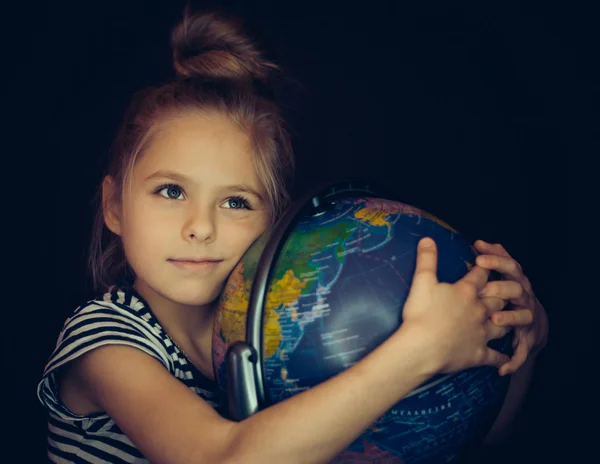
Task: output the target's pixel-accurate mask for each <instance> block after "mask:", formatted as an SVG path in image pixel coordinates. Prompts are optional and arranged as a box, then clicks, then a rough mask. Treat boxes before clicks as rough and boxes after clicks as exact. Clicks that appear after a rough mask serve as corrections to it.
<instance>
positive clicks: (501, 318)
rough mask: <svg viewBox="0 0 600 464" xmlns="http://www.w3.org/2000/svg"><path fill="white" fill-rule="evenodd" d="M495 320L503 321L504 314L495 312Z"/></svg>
mask: <svg viewBox="0 0 600 464" xmlns="http://www.w3.org/2000/svg"><path fill="white" fill-rule="evenodd" d="M496 322H504V314H497V315H496Z"/></svg>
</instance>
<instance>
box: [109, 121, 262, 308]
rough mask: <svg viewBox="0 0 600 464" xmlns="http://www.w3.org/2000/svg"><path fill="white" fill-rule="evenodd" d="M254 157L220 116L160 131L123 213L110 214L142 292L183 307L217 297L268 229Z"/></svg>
mask: <svg viewBox="0 0 600 464" xmlns="http://www.w3.org/2000/svg"><path fill="white" fill-rule="evenodd" d="M253 156H254V155H253V153H252V151H251V147H250V140H249V138H248V136H247V135H246V134H245V133H244V132H242V130H241V129H240V128H238V127H237V126H235V125H234V124H233V123H232V122H231V121H230V120H229V119H227V117H225V116H223V115H221V114H218V113H210V114H187V115H184V116H181V117H178V118H177V119H172V120H169V121H167V122H165V123H164V124H162V125H161V126H160V128H159V129H158V131H157V132H156V133H155V135H154V139H153V141H152V143H151V145H150V147H149V148H148V149H147V150H146V151H145V153H144V155H143V156H142V157H141V159H139V160H138V162H137V164H136V165H135V167H134V169H133V172H132V174H131V177H130V181H129V183H126V185H125V189H124V193H123V201H122V203H121V207H120V208H118V207H117V208H113V211H114V214H113V213H110V212H109V214H105V218H106V222H107V225H108V227H109V228H110V229H111V230H112V231H113V232H115V233H117V234H118V235H120V236H121V238H122V241H123V246H124V249H125V254H126V256H127V259H128V261H129V264H130V266H131V267H132V268H133V270H134V271H135V274H136V276H137V279H136V286H137V287H138V288H139V289H140V290H141V289H142V288H143V289H144V290H145V292H152V293H154V294H158V295H156V296H158V297H161V298H166V299H167V300H170V301H171V302H173V303H176V304H181V305H193V306H198V305H205V304H208V303H210V302H212V301H214V300H215V299H216V298H217V297H218V295H219V293H220V291H221V289H222V286H223V284H224V282H225V280H226V278H227V277H228V275H229V273H230V272H231V271H232V270H233V268H234V266H235V265H236V264H237V262H238V261H239V260H240V258H241V257H242V255H243V254H244V252H245V251H246V250H247V249H248V247H249V246H250V245H251V244H252V243H253V242H254V241H255V240H256V239H257V238H258V237H259V236H260V235H261V234H262V233H263V232H264V231H265V230H266V228H267V227H268V224H269V210H268V203H267V201H266V199H265V194H264V191H263V188H262V186H261V182H260V181H259V179H258V176H257V175H256V172H255V169H254V165H253V162H252V157H253ZM107 182H110V181H107ZM126 182H127V181H126ZM140 287H141V288H140Z"/></svg>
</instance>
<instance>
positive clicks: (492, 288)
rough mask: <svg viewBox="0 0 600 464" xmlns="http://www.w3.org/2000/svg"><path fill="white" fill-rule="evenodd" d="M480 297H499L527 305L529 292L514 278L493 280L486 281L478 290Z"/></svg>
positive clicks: (516, 303) (515, 303) (518, 304)
mask: <svg viewBox="0 0 600 464" xmlns="http://www.w3.org/2000/svg"><path fill="white" fill-rule="evenodd" d="M479 296H480V297H493V298H500V299H502V300H505V301H510V302H511V303H513V304H514V305H517V306H525V307H527V306H529V294H528V293H527V292H526V291H525V289H524V288H523V285H521V284H520V283H519V282H516V281H514V280H494V281H492V282H488V283H487V284H485V287H483V289H482V291H481V292H479Z"/></svg>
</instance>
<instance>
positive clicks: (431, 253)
mask: <svg viewBox="0 0 600 464" xmlns="http://www.w3.org/2000/svg"><path fill="white" fill-rule="evenodd" d="M437 265H438V251H437V247H436V244H435V242H434V241H433V240H431V238H427V239H422V240H421V241H420V242H419V245H418V250H417V265H416V269H415V273H414V277H413V281H412V285H411V288H410V291H409V295H408V298H407V300H406V303H405V305H404V309H403V312H402V318H403V322H402V325H401V327H400V329H399V332H402V333H405V334H406V333H412V334H413V338H414V339H415V340H416V341H417V343H418V344H419V345H420V346H421V347H422V350H423V351H422V354H423V356H425V358H427V359H428V360H430V361H431V367H432V369H431V370H432V372H433V373H451V372H458V371H461V370H464V369H467V368H470V367H476V366H484V365H487V366H495V367H497V368H499V367H500V366H503V365H504V364H506V363H508V362H509V361H510V358H509V357H508V356H507V355H505V354H502V353H500V352H499V351H496V350H494V349H492V348H489V347H488V342H489V341H490V340H493V339H497V338H501V337H503V336H504V335H506V333H507V332H508V331H509V330H510V328H507V327H503V326H500V325H497V324H494V323H493V322H492V321H491V320H490V316H491V315H492V314H493V311H490V310H489V309H488V308H486V307H485V305H484V304H483V301H482V299H481V298H480V297H479V296H478V293H479V292H480V291H481V290H483V288H484V287H485V286H486V284H487V281H488V278H489V271H488V270H486V269H485V268H483V267H480V266H473V267H472V268H471V270H470V271H469V272H468V273H467V274H466V275H465V276H464V277H463V278H462V279H460V280H459V281H458V282H456V283H454V284H449V283H444V282H439V281H438V279H437ZM399 355H402V354H399Z"/></svg>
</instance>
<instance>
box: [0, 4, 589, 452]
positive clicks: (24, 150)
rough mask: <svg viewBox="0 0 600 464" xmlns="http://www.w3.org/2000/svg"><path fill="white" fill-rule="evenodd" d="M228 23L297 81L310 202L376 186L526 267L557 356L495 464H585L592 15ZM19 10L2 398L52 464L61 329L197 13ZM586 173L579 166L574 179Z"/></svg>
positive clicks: (295, 125)
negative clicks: (369, 182)
mask: <svg viewBox="0 0 600 464" xmlns="http://www.w3.org/2000/svg"><path fill="white" fill-rule="evenodd" d="M213 3H218V4H220V5H225V6H226V7H228V8H229V9H231V10H232V11H234V12H238V13H241V14H243V15H245V16H247V17H248V18H250V19H251V20H252V21H254V23H255V24H256V25H257V26H258V27H259V29H262V30H263V31H264V34H265V37H266V39H267V40H269V41H270V42H271V44H272V46H273V52H274V53H275V54H276V55H277V59H278V60H279V62H280V63H281V64H282V65H283V67H284V68H285V69H286V70H287V71H288V74H289V76H290V80H289V82H288V84H287V85H288V87H287V89H286V90H285V92H284V93H283V94H282V96H283V100H284V105H285V108H286V113H287V115H288V120H289V123H290V126H291V130H292V133H293V137H294V144H295V149H296V153H297V158H298V171H297V183H296V190H297V191H300V190H302V188H304V187H305V186H307V185H309V184H310V183H311V182H313V181H314V180H315V179H317V178H328V177H331V176H334V175H335V176H338V175H354V176H356V175H360V176H366V177H368V178H371V179H374V180H377V181H379V182H381V183H383V184H384V185H385V186H387V187H388V188H390V189H392V191H393V192H394V193H395V194H396V195H397V196H399V197H400V198H403V199H404V201H406V202H407V203H411V204H414V205H416V206H419V207H421V208H424V209H426V210H428V211H430V212H432V213H433V214H435V215H437V216H438V217H440V218H442V219H444V220H446V221H447V222H449V223H451V224H452V225H453V226H454V227H456V228H457V229H459V230H460V231H462V232H463V233H465V234H466V235H467V236H470V237H472V238H473V239H477V238H482V239H484V240H487V241H491V242H500V243H502V244H503V245H504V246H505V248H507V249H508V251H509V252H511V253H512V254H513V255H514V256H515V257H516V258H517V260H518V261H519V262H520V263H521V264H522V266H523V268H524V270H525V271H526V273H527V275H528V276H529V278H530V280H531V281H532V283H533V287H534V290H535V291H536V293H537V295H538V297H539V299H540V300H541V301H542V302H543V303H544V304H545V306H546V309H547V311H548V313H549V316H550V322H551V334H550V343H549V345H548V348H547V349H546V351H545V352H544V354H543V355H542V356H541V358H540V361H539V363H538V369H537V372H536V376H535V380H534V384H533V387H532V389H531V393H530V395H529V397H528V400H527V403H526V405H525V408H524V409H523V412H522V414H521V415H520V417H519V422H518V425H519V426H518V433H517V434H516V436H515V438H514V439H513V440H511V442H510V443H509V444H507V446H506V447H504V449H503V450H502V451H501V452H497V453H495V454H494V456H488V457H487V458H486V462H492V461H493V462H528V461H531V460H534V462H544V460H545V459H547V460H549V462H550V461H551V462H554V460H555V458H556V459H558V458H559V457H560V458H565V459H568V462H583V458H582V456H583V453H584V451H585V450H591V449H592V448H593V442H592V441H590V438H591V437H592V432H593V430H594V425H593V421H594V411H597V405H596V402H595V400H594V396H593V395H592V391H593V385H592V382H591V379H592V376H591V374H588V371H589V370H591V367H590V366H593V361H594V359H593V355H592V353H591V348H592V340H593V330H594V327H595V325H597V324H598V322H599V319H598V316H597V313H595V312H594V311H593V309H594V308H592V307H587V306H578V307H574V306H575V304H574V302H573V301H572V299H571V293H572V290H573V289H574V287H572V286H570V285H569V283H568V279H569V278H570V277H569V276H570V272H569V271H568V269H569V266H570V261H569V260H570V259H571V258H569V254H570V253H571V254H574V249H575V248H574V247H575V245H574V240H575V236H574V228H573V224H575V223H576V222H574V219H575V214H574V213H573V212H572V210H571V201H572V200H571V199H570V198H569V195H572V193H571V191H570V187H569V184H571V186H572V187H574V186H575V172H574V171H573V170H572V169H573V164H572V163H573V162H574V159H575V158H579V155H581V153H584V152H587V151H588V150H589V148H590V145H589V144H588V142H587V141H586V139H584V138H583V137H582V134H583V133H584V132H583V131H585V130H586V129H588V127H592V124H591V122H590V118H591V115H592V110H591V108H592V104H591V100H590V98H591V92H592V89H593V85H592V83H593V82H594V81H593V80H592V78H591V77H590V76H591V73H590V72H591V71H592V67H593V60H592V59H591V57H593V56H595V55H594V54H591V52H592V51H593V50H594V49H595V48H596V45H597V40H596V38H595V37H594V36H593V34H594V33H595V32H594V30H593V29H592V20H591V17H592V15H591V12H587V11H584V10H579V9H577V8H576V7H575V6H572V7H569V9H568V10H559V9H558V7H553V6H551V5H549V4H546V3H542V2H540V3H539V4H538V3H529V2H498V4H495V5H494V6H490V5H488V4H487V2H475V1H473V2H467V1H457V2H394V1H388V2H385V1H382V0H371V1H369V2H361V3H355V4H354V6H349V5H350V4H351V2H325V1H313V0H304V1H302V2H298V1H284V2H281V1H279V2H277V1H247V2H241V1H225V2H213ZM405 3H406V4H405ZM195 4H196V5H200V6H202V5H209V4H208V3H207V2H204V3H203V2H200V1H196V2H195ZM484 4H485V5H484ZM21 6H22V8H21V11H19V12H17V13H15V14H7V15H6V16H5V18H4V23H5V28H4V30H5V31H9V34H8V35H9V37H8V39H7V40H6V41H5V48H6V53H5V54H4V57H5V64H7V71H6V72H5V74H6V75H8V77H9V80H10V81H11V83H10V84H9V85H8V86H7V87H6V90H7V91H8V92H7V95H6V97H7V99H6V100H5V101H7V102H10V103H14V110H11V113H10V114H11V117H10V124H9V126H8V127H9V131H8V132H7V138H6V140H10V143H9V144H8V145H5V147H6V146H8V148H5V149H6V152H5V156H4V160H5V164H4V165H5V175H6V177H7V180H8V181H9V182H10V187H9V188H8V189H7V191H5V202H4V204H5V206H7V207H8V208H5V221H6V222H5V227H4V231H3V232H4V233H7V234H8V237H7V238H8V240H10V241H9V242H5V243H9V246H7V247H6V250H5V252H9V254H10V256H11V258H10V263H11V265H10V267H9V269H10V276H11V280H9V282H10V285H9V286H8V287H9V289H10V291H5V292H4V295H5V296H9V297H10V298H5V308H6V310H5V327H6V328H7V330H6V333H5V336H4V337H3V343H4V345H5V350H4V356H5V362H4V365H5V366H6V368H5V373H6V375H5V376H4V375H3V381H2V388H3V391H6V392H7V394H6V396H5V401H7V403H8V404H9V406H10V407H9V408H8V411H7V412H6V414H7V417H10V420H7V421H6V423H7V424H8V428H9V430H10V432H11V433H10V435H9V438H10V439H9V441H8V442H7V443H8V445H9V449H10V445H11V444H14V443H20V444H19V448H18V449H19V450H20V453H21V454H22V456H21V457H20V458H19V459H18V460H19V461H23V462H41V460H42V459H43V455H44V446H45V443H44V442H45V426H46V425H45V415H44V411H43V410H42V408H41V406H40V405H39V404H38V403H37V400H36V397H35V386H36V383H37V381H38V380H39V377H40V375H41V373H42V369H43V366H44V363H45V361H46V359H47V357H48V355H49V354H50V352H51V350H52V348H53V347H54V343H55V340H56V336H57V334H58V331H59V330H60V327H61V326H62V323H63V321H64V318H65V317H66V316H67V315H68V314H69V313H70V312H71V311H72V310H73V309H74V308H75V306H76V305H78V304H79V303H81V300H82V298H86V297H87V296H88V295H89V294H88V290H87V281H86V279H85V268H84V258H83V252H84V247H85V245H86V244H87V239H88V233H89V230H90V225H91V224H90V221H91V217H92V215H91V212H90V202H91V198H92V196H93V193H94V190H95V188H96V185H97V183H98V182H99V180H100V171H99V167H100V166H101V159H102V156H104V154H105V152H106V151H107V149H108V147H109V144H110V143H111V140H112V137H113V136H114V132H115V130H116V127H117V124H118V122H119V120H120V118H121V113H122V111H123V108H124V106H125V104H126V103H127V101H128V99H129V98H130V97H131V94H132V92H133V91H135V90H137V89H138V88H140V87H143V86H146V85H152V84H156V83H158V82H160V81H161V80H163V79H165V78H168V77H171V76H172V75H173V72H172V70H171V55H170V49H169V43H168V39H169V33H170V30H171V27H172V26H173V24H174V23H175V22H176V21H177V20H178V18H179V16H180V14H181V12H182V9H183V1H181V0H177V1H164V2H158V1H156V2H149V1H142V0H122V1H120V2H119V1H103V2H95V3H92V4H88V3H83V2H74V1H66V2H55V3H54V2H43V1H41V0H40V1H38V2H36V3H28V4H26V5H25V4H23V5H21ZM563 8H564V7H563ZM7 161H8V163H10V164H9V166H6V162H7ZM15 163H16V164H15ZM14 166H17V167H14ZM589 169H590V168H588V167H586V165H582V164H579V165H578V171H577V178H578V179H579V178H580V176H583V171H588V170H589ZM570 175H571V176H573V177H572V178H569V176H570ZM581 178H582V177H581ZM578 183H581V182H580V181H578ZM577 224H578V227H583V226H581V222H580V221H579V222H577ZM579 230H581V229H578V231H579ZM12 253H16V256H14V257H13V255H12ZM578 293H579V294H581V293H583V292H581V291H578ZM574 311H578V314H579V315H581V314H583V315H585V318H582V317H571V316H572V315H573V313H574ZM588 422H589V424H588ZM596 430H597V427H596ZM5 437H6V435H5ZM5 446H6V445H5ZM15 460H16V459H15ZM10 462H12V461H10Z"/></svg>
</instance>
